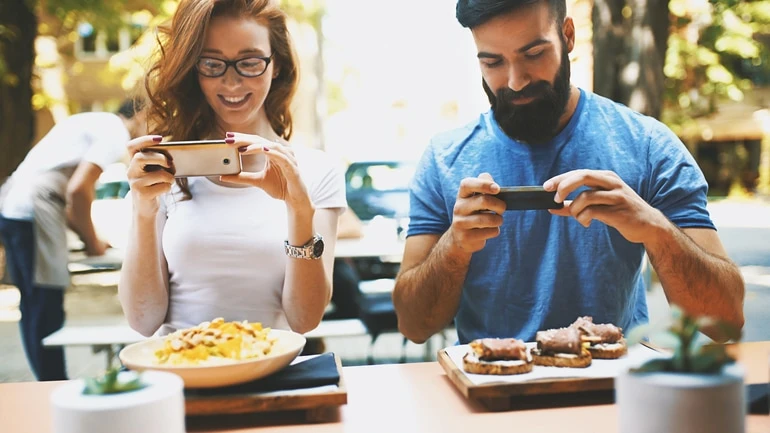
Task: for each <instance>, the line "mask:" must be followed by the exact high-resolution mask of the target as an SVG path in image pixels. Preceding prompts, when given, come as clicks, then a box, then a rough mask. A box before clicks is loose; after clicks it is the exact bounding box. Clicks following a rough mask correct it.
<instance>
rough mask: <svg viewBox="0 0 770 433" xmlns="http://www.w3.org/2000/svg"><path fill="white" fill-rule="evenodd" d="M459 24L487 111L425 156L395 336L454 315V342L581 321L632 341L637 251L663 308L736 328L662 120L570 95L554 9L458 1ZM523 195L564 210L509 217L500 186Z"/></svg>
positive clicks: (732, 296)
mask: <svg viewBox="0 0 770 433" xmlns="http://www.w3.org/2000/svg"><path fill="white" fill-rule="evenodd" d="M457 19H458V21H459V22H460V24H461V25H462V26H463V27H466V28H469V29H470V30H471V33H472V35H473V39H474V41H475V43H476V47H477V50H478V53H477V57H478V61H479V64H480V68H481V74H482V77H483V82H482V85H483V88H484V91H485V92H486V94H487V96H488V97H489V101H490V104H491V109H490V111H488V112H486V113H483V114H481V116H480V117H479V118H478V120H476V121H474V122H472V123H471V124H470V125H467V126H465V127H463V128H460V129H457V130H454V131H451V132H448V133H444V134H441V135H438V136H437V137H436V138H434V140H432V142H431V143H430V145H429V146H428V148H427V149H426V151H425V153H424V155H423V157H422V159H421V162H420V164H419V167H418V170H417V172H416V174H415V178H414V179H413V181H412V185H411V189H410V194H411V199H410V223H409V229H408V237H407V241H406V246H405V252H404V258H403V261H402V264H401V270H400V272H399V275H398V277H397V279H396V286H395V289H394V291H393V302H394V305H395V307H396V311H397V314H398V322H399V329H400V331H401V332H402V333H403V334H404V335H405V336H407V337H408V338H409V339H410V340H412V341H414V342H418V343H419V342H423V341H425V340H427V339H428V338H429V337H430V336H431V335H433V334H434V333H436V332H438V331H440V330H441V329H443V328H444V327H445V326H447V325H448V324H449V323H451V322H452V320H453V319H454V321H455V326H456V328H457V332H458V336H459V340H460V343H468V342H469V341H471V340H474V339H477V338H484V337H514V338H519V339H523V340H525V341H533V339H534V336H535V333H536V332H537V331H538V330H543V329H549V328H557V327H563V326H567V325H569V324H570V323H571V322H572V321H574V320H575V318H577V317H580V316H593V318H594V321H595V322H596V323H613V324H616V325H618V326H620V327H622V328H624V329H626V330H628V329H630V328H633V327H635V326H637V325H639V324H642V323H645V322H647V321H648V312H647V302H646V291H645V283H644V278H643V277H642V272H641V269H642V264H643V261H644V256H645V252H646V253H647V255H648V256H649V259H650V262H651V264H652V266H653V267H654V269H655V271H656V272H657V274H658V276H659V278H660V281H661V283H662V286H663V290H664V291H665V294H666V297H667V299H668V301H669V302H670V303H672V304H676V305H678V306H680V307H681V308H683V309H684V310H685V311H686V312H688V313H691V314H696V315H707V316H712V317H715V318H718V319H722V320H725V321H728V322H730V323H732V324H734V325H735V326H736V327H738V328H741V327H742V326H743V323H744V317H743V299H744V291H745V288H744V283H743V280H742V278H741V275H740V272H739V270H738V268H737V267H736V265H735V264H734V263H733V262H732V261H730V259H729V258H728V257H727V254H726V252H725V250H724V247H723V246H722V243H721V241H720V240H719V237H718V236H717V233H716V229H715V227H714V224H713V223H712V221H711V218H710V216H709V213H708V211H707V209H706V193H707V188H708V186H707V184H706V181H705V179H704V177H703V174H702V172H701V171H700V169H699V168H698V166H697V164H696V162H695V161H694V159H693V158H692V156H691V155H690V154H689V153H688V151H687V149H686V148H685V146H684V145H683V144H682V142H681V141H680V140H679V139H678V138H677V137H676V135H674V134H673V133H672V132H671V131H670V130H669V129H668V128H666V127H665V126H664V125H663V124H662V123H660V122H658V121H657V120H655V119H653V118H650V117H646V116H643V115H641V114H639V113H636V112H634V111H632V110H630V109H629V108H627V107H625V106H623V105H620V104H617V103H615V102H613V101H611V100H608V99H606V98H603V97H601V96H599V95H596V94H593V93H591V92H589V91H586V90H583V89H580V88H577V87H575V86H573V85H571V84H570V64H569V57H568V55H569V53H570V52H571V51H572V49H573V47H574V43H575V25H574V23H573V20H572V18H571V17H568V16H566V6H565V1H564V0H459V1H458V3H457ZM525 185H541V186H543V187H544V188H545V189H546V190H547V191H552V192H555V197H554V201H556V202H557V203H563V204H564V207H563V208H562V209H560V210H548V211H546V210H527V211H510V212H505V203H504V202H503V201H502V200H500V199H499V198H498V197H495V194H497V193H498V192H499V191H500V187H507V186H525ZM707 334H708V335H709V336H711V337H712V338H715V339H723V338H724V336H723V335H721V334H719V332H718V331H717V330H716V329H711V330H708V332H707Z"/></svg>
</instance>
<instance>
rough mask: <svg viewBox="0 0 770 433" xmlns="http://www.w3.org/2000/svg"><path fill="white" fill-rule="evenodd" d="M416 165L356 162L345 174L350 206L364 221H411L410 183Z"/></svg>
mask: <svg viewBox="0 0 770 433" xmlns="http://www.w3.org/2000/svg"><path fill="white" fill-rule="evenodd" d="M415 168H416V163H415V162H412V161H362V162H354V163H352V164H350V166H348V169H347V171H346V172H345V186H346V192H347V199H348V206H350V209H352V210H353V212H355V214H356V216H358V218H359V219H361V221H370V220H372V219H373V218H375V217H376V216H378V215H379V216H382V217H385V218H392V219H396V220H402V219H405V218H408V217H409V182H410V181H411V180H412V177H413V176H414V171H415Z"/></svg>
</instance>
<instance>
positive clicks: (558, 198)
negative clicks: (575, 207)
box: [553, 192, 561, 203]
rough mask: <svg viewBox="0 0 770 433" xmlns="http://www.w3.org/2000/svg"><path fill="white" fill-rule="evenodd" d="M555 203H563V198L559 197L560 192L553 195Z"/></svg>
mask: <svg viewBox="0 0 770 433" xmlns="http://www.w3.org/2000/svg"><path fill="white" fill-rule="evenodd" d="M553 201H555V202H556V203H561V197H560V196H559V193H558V192H557V193H556V194H554V195H553Z"/></svg>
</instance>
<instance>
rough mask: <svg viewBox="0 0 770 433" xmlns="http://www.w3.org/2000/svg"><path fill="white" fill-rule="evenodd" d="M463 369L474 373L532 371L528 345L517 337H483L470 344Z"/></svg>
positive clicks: (464, 358)
mask: <svg viewBox="0 0 770 433" xmlns="http://www.w3.org/2000/svg"><path fill="white" fill-rule="evenodd" d="M469 346H470V350H469V351H468V353H466V354H465V356H463V370H465V371H466V372H468V373H473V374H522V373H529V372H530V371H532V356H531V355H530V353H529V349H528V348H527V345H526V344H524V342H523V341H521V340H517V339H515V338H481V339H478V340H473V341H471V343H470V344H469Z"/></svg>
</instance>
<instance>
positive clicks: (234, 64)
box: [195, 53, 273, 78]
mask: <svg viewBox="0 0 770 433" xmlns="http://www.w3.org/2000/svg"><path fill="white" fill-rule="evenodd" d="M202 59H208V60H216V61H219V62H222V63H224V64H225V69H224V70H222V73H221V74H216V75H208V74H204V73H203V72H202V71H201V70H200V68H199V67H198V64H199V63H200V61H201V60H202ZM251 59H259V60H262V61H263V62H265V69H264V70H263V71H262V72H260V73H259V74H257V75H247V74H244V73H243V72H241V70H240V69H239V68H238V63H240V62H242V61H244V60H251ZM272 60H273V54H272V53H271V54H270V55H269V56H267V57H264V56H249V57H242V58H240V59H236V60H225V59H220V58H217V57H208V56H201V57H198V61H197V62H195V70H196V71H198V73H199V74H200V75H203V76H204V77H206V78H219V77H221V76H223V75H225V74H226V73H227V70H228V69H230V66H232V67H233V69H235V72H236V73H237V74H238V75H240V76H241V77H245V78H256V77H260V76H262V75H264V73H265V72H267V68H268V67H269V66H270V62H271V61H272Z"/></svg>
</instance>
